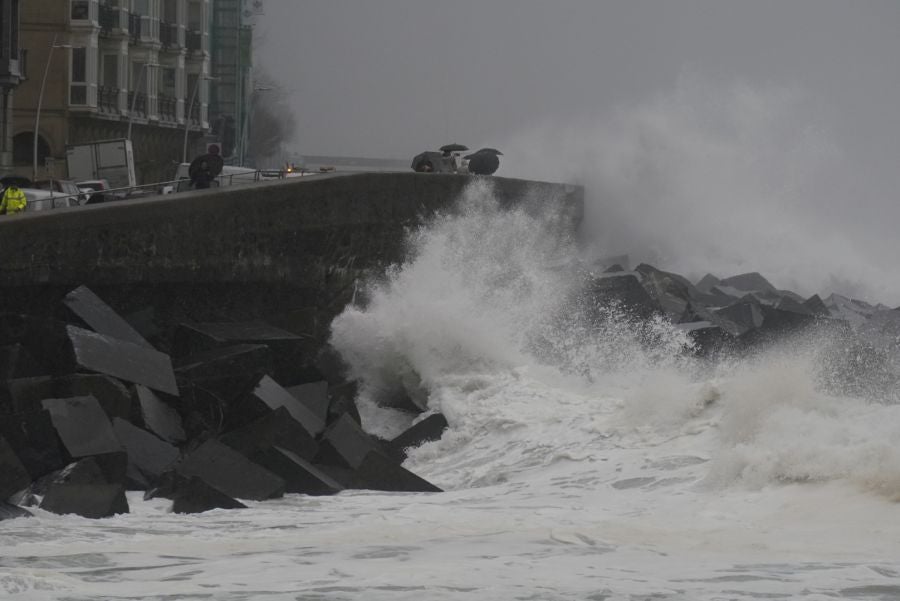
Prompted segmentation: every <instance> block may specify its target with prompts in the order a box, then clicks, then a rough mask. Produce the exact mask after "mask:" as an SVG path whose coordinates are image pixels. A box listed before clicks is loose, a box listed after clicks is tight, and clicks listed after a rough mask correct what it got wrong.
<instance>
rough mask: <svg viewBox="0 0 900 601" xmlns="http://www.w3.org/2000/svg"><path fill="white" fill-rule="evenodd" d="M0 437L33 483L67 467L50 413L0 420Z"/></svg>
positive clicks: (43, 411)
mask: <svg viewBox="0 0 900 601" xmlns="http://www.w3.org/2000/svg"><path fill="white" fill-rule="evenodd" d="M0 436H3V437H4V438H5V439H6V441H7V442H8V443H9V445H10V447H12V449H13V452H15V454H16V456H17V457H18V458H19V461H21V462H22V465H23V466H25V469H26V470H27V471H28V475H29V476H31V479H32V480H36V479H38V478H40V477H41V476H44V475H46V474H49V473H51V472H53V471H56V470H58V469H60V468H62V467H63V466H65V465H66V460H65V457H64V451H63V448H62V443H61V442H60V440H59V435H58V434H57V433H56V428H55V427H54V426H53V420H52V419H51V418H50V412H49V411H46V410H44V409H41V410H40V411H29V412H22V413H13V414H11V415H4V416H2V419H0Z"/></svg>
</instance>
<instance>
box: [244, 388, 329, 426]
mask: <svg viewBox="0 0 900 601" xmlns="http://www.w3.org/2000/svg"><path fill="white" fill-rule="evenodd" d="M281 407H283V408H284V409H286V410H287V412H288V413H290V415H291V417H292V418H294V420H295V421H296V422H297V423H298V424H300V425H301V426H303V428H304V429H306V431H307V432H309V434H310V435H311V436H317V435H318V434H320V433H321V432H322V431H323V430H324V429H325V422H324V420H322V419H320V418H319V416H317V415H316V414H315V413H313V412H312V411H311V410H310V409H309V408H308V407H307V406H306V405H305V404H303V403H302V402H300V401H299V400H297V398H296V397H294V396H293V395H292V394H291V393H290V392H288V391H287V390H285V389H284V388H282V387H281V386H280V385H279V384H278V382H276V381H275V380H273V379H272V378H271V377H269V376H262V377H261V378H260V379H259V381H258V382H257V383H256V386H254V387H253V389H252V390H250V391H249V392H248V393H247V394H245V395H243V396H242V397H241V398H240V399H238V400H237V401H235V402H232V403H231V404H230V405H229V407H228V413H229V415H228V419H229V422H230V423H232V424H234V423H246V422H247V421H250V420H253V419H256V418H258V417H261V416H263V415H265V414H266V413H269V412H271V411H274V410H275V409H278V408H281Z"/></svg>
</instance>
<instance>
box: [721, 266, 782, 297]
mask: <svg viewBox="0 0 900 601" xmlns="http://www.w3.org/2000/svg"><path fill="white" fill-rule="evenodd" d="M720 283H721V284H722V285H725V286H729V287H731V288H737V289H738V290H742V291H744V292H775V286H773V285H772V284H771V283H770V282H769V280H767V279H766V278H764V277H763V276H762V275H760V274H759V273H758V272H756V271H752V272H749V273H742V274H740V275H735V276H731V277H729V278H724V279H722V281H721V282H720Z"/></svg>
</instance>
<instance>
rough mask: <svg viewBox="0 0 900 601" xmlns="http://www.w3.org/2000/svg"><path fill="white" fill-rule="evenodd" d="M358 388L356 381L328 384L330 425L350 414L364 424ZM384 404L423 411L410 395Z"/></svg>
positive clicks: (405, 409) (396, 407) (416, 411)
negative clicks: (358, 398)
mask: <svg viewBox="0 0 900 601" xmlns="http://www.w3.org/2000/svg"><path fill="white" fill-rule="evenodd" d="M357 389H358V387H357V385H356V382H344V383H341V384H333V385H329V386H328V419H327V423H328V425H331V424H332V423H334V422H335V421H336V420H337V419H338V418H340V417H341V416H342V415H348V416H349V417H350V418H351V419H352V420H353V421H355V422H356V423H357V424H362V418H360V416H359V408H358V407H357V406H356V394H357ZM384 405H385V406H389V407H394V408H395V409H401V410H404V411H409V412H411V413H419V412H421V411H422V408H421V407H419V406H418V405H416V404H415V403H414V402H413V401H412V399H410V398H409V397H408V396H404V397H403V398H396V397H395V398H392V399H391V402H386V403H384Z"/></svg>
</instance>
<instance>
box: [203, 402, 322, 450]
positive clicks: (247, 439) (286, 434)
mask: <svg viewBox="0 0 900 601" xmlns="http://www.w3.org/2000/svg"><path fill="white" fill-rule="evenodd" d="M219 441H220V442H222V443H224V444H226V445H228V446H229V447H231V448H232V449H234V450H235V451H237V452H239V453H241V454H242V455H244V456H246V457H251V456H253V454H254V453H256V452H257V451H265V450H268V449H271V448H273V447H276V446H277V447H283V448H284V449H287V450H288V451H290V452H291V453H294V454H296V455H297V456H298V457H301V458H303V459H306V460H310V461H311V460H312V459H313V457H315V456H316V453H318V451H319V444H318V443H317V442H316V440H315V438H314V437H313V436H312V435H311V434H310V433H309V431H308V430H307V429H306V428H304V427H303V426H301V425H300V424H299V423H298V422H297V421H296V420H294V418H293V417H291V414H290V413H289V412H288V410H287V409H285V408H284V407H279V408H278V409H276V410H274V411H270V412H268V413H267V414H266V415H264V416H262V417H260V418H258V419H256V420H254V421H252V422H250V423H249V424H247V425H246V426H243V427H241V428H237V429H235V430H232V431H230V432H227V433H225V434H223V435H222V436H220V437H219Z"/></svg>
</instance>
